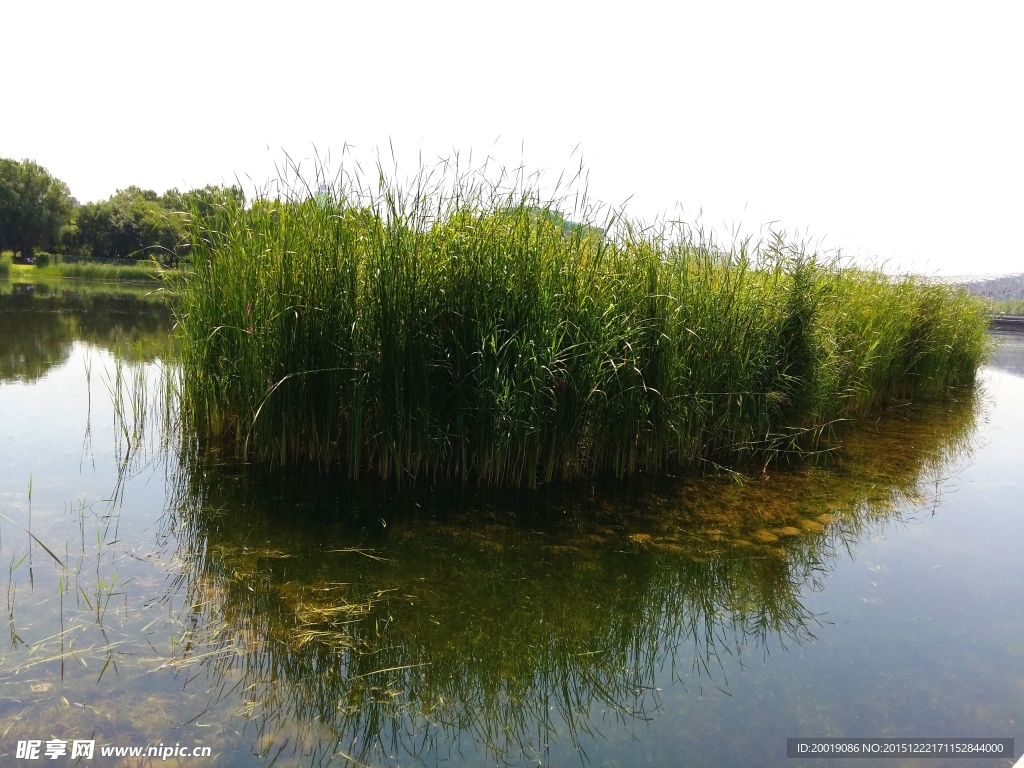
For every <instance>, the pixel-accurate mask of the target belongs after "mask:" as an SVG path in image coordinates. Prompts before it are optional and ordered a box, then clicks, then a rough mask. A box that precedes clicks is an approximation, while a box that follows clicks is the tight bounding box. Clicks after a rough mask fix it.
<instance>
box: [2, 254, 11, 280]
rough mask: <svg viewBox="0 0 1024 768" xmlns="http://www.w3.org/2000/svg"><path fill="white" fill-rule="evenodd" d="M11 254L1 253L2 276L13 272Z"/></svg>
mask: <svg viewBox="0 0 1024 768" xmlns="http://www.w3.org/2000/svg"><path fill="white" fill-rule="evenodd" d="M11 261H12V259H11V254H9V253H0V275H6V274H8V273H9V272H10V271H11Z"/></svg>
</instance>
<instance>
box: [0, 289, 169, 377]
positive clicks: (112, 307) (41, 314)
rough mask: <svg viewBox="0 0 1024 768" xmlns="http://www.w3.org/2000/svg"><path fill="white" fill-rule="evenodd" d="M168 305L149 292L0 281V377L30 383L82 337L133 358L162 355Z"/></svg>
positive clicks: (64, 357)
mask: <svg viewBox="0 0 1024 768" xmlns="http://www.w3.org/2000/svg"><path fill="white" fill-rule="evenodd" d="M169 327H170V310H169V308H168V307H167V305H166V304H165V303H164V302H163V301H161V300H160V298H159V296H158V295H157V296H155V295H153V294H152V292H151V291H143V290H142V289H137V290H135V291H132V290H131V289H130V288H129V289H124V288H117V289H116V290H115V289H113V288H102V287H101V288H99V289H97V287H96V286H89V285H88V284H85V285H84V286H83V285H70V286H53V285H49V284H46V283H0V382H2V381H21V382H33V381H36V380H37V379H39V378H40V377H42V376H45V375H46V373H47V372H48V371H50V370H51V369H53V368H54V367H56V366H59V365H62V364H63V363H65V362H66V361H67V359H68V356H69V355H70V354H71V348H72V344H73V343H74V342H75V341H84V342H87V343H90V344H93V345H94V346H98V347H100V348H103V349H108V350H111V351H114V350H118V353H119V354H120V355H124V356H127V357H128V358H129V359H133V360H140V361H141V360H146V361H148V360H152V359H154V358H155V357H158V356H161V355H163V354H166V351H167V348H168V344H169V337H168V334H167V329H168V328H169Z"/></svg>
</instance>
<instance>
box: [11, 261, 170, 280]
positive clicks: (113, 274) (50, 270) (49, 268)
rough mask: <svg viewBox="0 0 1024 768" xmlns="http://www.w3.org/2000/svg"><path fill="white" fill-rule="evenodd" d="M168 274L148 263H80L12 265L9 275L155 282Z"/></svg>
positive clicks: (31, 277)
mask: <svg viewBox="0 0 1024 768" xmlns="http://www.w3.org/2000/svg"><path fill="white" fill-rule="evenodd" d="M167 272H168V270H165V269H162V268H161V267H159V266H157V265H156V264H153V263H152V262H148V261H147V262H141V263H139V264H131V265H125V264H103V263H100V262H89V261H79V262H71V263H67V264H63V263H57V264H47V265H46V266H45V267H40V266H35V265H31V264H12V265H11V266H10V271H9V273H8V274H9V276H10V277H11V278H25V279H34V278H38V277H49V278H66V277H69V278H78V279H81V280H118V281H121V280H124V281H135V282H153V281H154V280H160V279H162V277H163V275H164V274H165V273H167Z"/></svg>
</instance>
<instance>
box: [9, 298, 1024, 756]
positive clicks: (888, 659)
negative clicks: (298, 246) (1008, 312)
mask: <svg viewBox="0 0 1024 768" xmlns="http://www.w3.org/2000/svg"><path fill="white" fill-rule="evenodd" d="M111 290H112V289H103V290H97V289H95V288H94V289H92V290H90V291H81V290H72V289H71V288H69V287H66V286H57V287H54V286H48V287H46V288H39V287H30V286H22V287H18V286H11V285H9V284H8V285H5V286H4V285H0V514H2V515H3V517H2V518H0V581H2V582H3V584H2V585H0V588H3V589H4V592H5V595H6V603H5V607H6V609H7V610H6V619H7V621H6V624H7V631H6V632H4V637H3V646H2V650H0V686H2V695H0V736H2V737H0V754H3V755H5V756H6V757H5V758H4V761H5V764H7V763H8V762H11V763H12V764H13V763H14V758H13V753H14V748H15V745H16V742H17V740H18V739H28V738H42V739H46V738H50V737H57V738H61V739H72V738H95V739H97V741H98V743H101V744H116V745H140V746H145V745H147V744H158V743H181V744H200V745H204V746H210V747H211V748H212V752H213V754H214V756H215V757H214V758H213V759H206V760H200V759H193V760H184V759H183V760H181V762H180V764H182V765H185V764H191V765H196V764H212V765H226V766H270V765H271V764H276V765H328V764H329V765H352V766H358V765H371V766H378V765H394V766H406V765H536V764H541V765H594V766H632V765H640V764H645V765H655V766H660V765H666V766H668V765H707V766H713V765H750V766H776V765H785V764H788V763H789V762H791V761H787V759H786V757H785V749H786V738H787V737H794V736H900V737H912V736H922V737H927V736H931V737H936V736H985V737H989V736H991V737H1014V738H1016V739H1017V744H1018V748H1017V750H1018V753H1019V752H1020V751H1021V749H1022V748H1024V600H1021V598H1020V596H1021V594H1024V560H1022V558H1021V556H1020V551H1021V542H1022V541H1024V518H1022V515H1021V508H1022V505H1021V504H1020V496H1021V493H1022V491H1024V471H1022V470H1024V464H1022V460H1021V453H1020V450H1019V446H1020V445H1021V443H1022V441H1024V343H1022V340H1021V337H1019V336H1013V335H1000V336H999V337H998V338H999V340H1000V341H1001V342H1002V344H1001V346H1000V348H999V350H998V352H997V353H996V355H995V356H994V358H993V360H992V364H991V366H989V367H988V368H986V369H985V370H984V371H983V374H982V377H981V386H980V387H979V388H978V390H977V391H976V392H975V393H966V392H964V393H958V394H957V396H956V397H955V398H954V400H953V401H952V402H948V403H943V404H933V405H931V406H927V407H924V406H922V407H914V408H911V407H894V408H892V409H890V411H888V412H887V413H885V414H882V415H880V416H879V417H878V419H877V420H873V421H872V422H871V423H870V424H866V425H862V426H861V427H859V428H857V429H854V430H848V431H846V432H844V433H843V439H842V442H843V447H842V450H841V451H839V452H838V453H837V455H835V456H833V457H831V458H829V459H828V460H827V461H826V460H822V461H820V462H818V463H817V465H816V466H815V465H813V464H808V465H805V466H803V467H802V468H793V469H783V468H768V469H767V470H766V471H765V472H761V471H760V470H758V471H750V472H747V473H745V475H744V476H743V477H734V476H730V475H729V474H728V473H723V472H714V471H710V470H709V472H708V473H707V474H705V475H700V476H698V475H691V476H684V477H678V478H668V479H664V480H659V481H646V482H633V483H630V484H628V485H613V484H606V483H593V484H577V485H573V486H569V487H564V488H556V489H543V490H542V491H540V492H539V493H535V494H520V495H512V496H509V495H493V494H488V493H486V492H479V491H475V490H472V489H470V490H466V491H453V490H432V489H427V488H419V489H414V490H411V491H403V492H402V493H401V494H397V493H394V492H392V491H390V490H389V489H387V488H381V487H378V486H373V485H364V486H362V487H360V488H356V487H354V486H352V485H351V484H349V483H346V482H343V481H340V480H338V479H337V478H334V477H331V476H324V475H319V474H316V473H305V472H288V473H277V474H275V475H272V476H266V475H261V474H258V473H254V472H251V471H249V470H247V469H246V468H245V467H239V466H235V465H232V463H231V462H228V461H224V460H218V459H217V458H216V457H208V456H195V455H192V454H191V453H190V452H188V451H182V450H179V449H177V448H176V446H177V445H178V443H176V442H173V441H172V442H171V444H169V445H168V444H166V443H165V440H164V436H165V435H166V434H167V430H165V429H164V428H163V421H164V419H165V418H166V417H167V415H168V413H171V414H173V403H168V402H167V401H166V400H165V399H163V398H162V396H161V392H162V390H161V387H160V386H159V378H160V376H161V375H162V374H163V373H164V372H166V371H167V370H170V369H171V364H170V362H169V360H171V359H172V357H173V348H172V345H171V343H170V341H169V338H168V329H169V326H170V315H169V313H168V311H167V309H166V308H165V307H164V306H163V305H162V304H160V303H157V302H154V301H152V297H150V298H149V299H147V298H146V297H144V296H140V295H134V296H127V295H123V294H115V293H111V292H110V291H111ZM113 393H119V394H118V395H117V396H116V397H115V396H113ZM275 761H276V762H275ZM800 762H801V764H807V765H811V766H813V765H829V764H832V763H835V764H837V765H839V764H845V763H840V761H831V762H830V761H827V760H810V761H800ZM865 762H866V763H868V764H870V763H871V762H872V761H864V762H861V763H858V764H859V765H862V764H865ZM876 762H877V763H878V764H879V765H886V766H893V767H895V766H899V765H906V766H910V765H917V764H924V765H930V766H939V765H943V764H945V763H949V764H953V765H961V766H970V765H977V766H982V765H984V766H994V765H1011V764H1012V762H1013V761H1012V760H1007V759H1004V760H993V759H987V760H986V759H970V760H955V761H953V760H950V761H943V760H929V761H927V762H926V761H917V762H915V761H912V760H906V761H899V760H885V761H876ZM96 763H97V764H107V765H116V764H118V763H117V759H115V758H99V757H97V759H96ZM124 764H126V765H128V764H137V762H136V763H128V762H126V763H124ZM165 764H168V765H173V764H175V760H174V759H173V758H172V759H170V760H168V761H166V763H165Z"/></svg>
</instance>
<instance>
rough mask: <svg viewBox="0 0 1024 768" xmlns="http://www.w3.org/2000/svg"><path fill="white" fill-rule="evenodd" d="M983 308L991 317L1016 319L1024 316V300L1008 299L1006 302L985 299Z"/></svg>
mask: <svg viewBox="0 0 1024 768" xmlns="http://www.w3.org/2000/svg"><path fill="white" fill-rule="evenodd" d="M985 306H986V308H987V309H988V311H989V312H990V313H991V314H993V315H1014V316H1016V317H1020V316H1022V315H1024V299H1008V300H1006V301H996V300H994V299H986V300H985Z"/></svg>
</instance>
